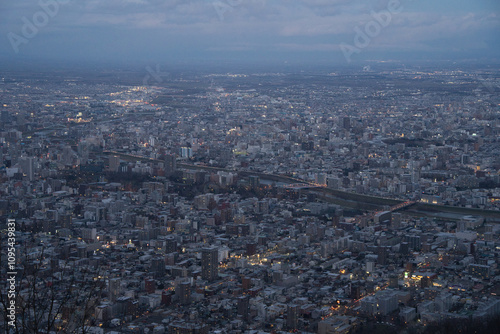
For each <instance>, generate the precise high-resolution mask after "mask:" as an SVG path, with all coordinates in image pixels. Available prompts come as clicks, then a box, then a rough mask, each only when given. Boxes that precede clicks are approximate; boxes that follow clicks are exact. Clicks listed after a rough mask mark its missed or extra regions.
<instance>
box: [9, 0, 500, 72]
mask: <svg viewBox="0 0 500 334" xmlns="http://www.w3.org/2000/svg"><path fill="white" fill-rule="evenodd" d="M45 2H46V3H52V4H53V3H54V2H57V3H58V5H57V7H58V8H55V7H54V6H53V5H52V6H49V7H46V8H45V12H44V10H43V8H42V7H43V6H41V3H45ZM397 2H398V1H396V0H42V1H40V2H39V1H37V0H16V1H1V2H0V35H1V38H0V60H1V62H2V63H3V64H4V65H5V64H8V63H9V62H16V61H37V60H68V61H91V62H98V61H105V62H113V61H116V62H122V63H128V62H138V63H147V62H151V61H158V62H160V61H162V62H168V61H182V60H186V61H188V62H189V61H203V60H209V61H210V60H216V61H217V60H229V61H234V62H238V61H242V62H245V61H250V60H255V61H277V62H285V61H304V62H309V63H314V62H316V61H318V62H319V61H331V62H332V63H340V64H347V63H348V60H347V58H350V60H352V61H354V62H356V61H365V60H412V59H414V60H431V59H437V60H443V59H450V60H464V59H481V60H486V61H487V60H494V59H496V60H498V58H500V37H499V36H500V1H498V0H476V1H472V0H400V4H399V5H398V4H397ZM391 6H392V7H391ZM396 7H397V11H395V12H393V13H390V14H389V17H387V16H385V17H384V19H385V20H386V21H385V22H384V25H385V26H382V25H381V24H379V23H377V21H376V19H375V18H374V13H380V12H382V11H387V10H388V9H389V8H396ZM46 12H47V13H48V14H50V15H48V14H46ZM386 13H387V12H386ZM47 18H48V19H47ZM34 20H38V22H34ZM387 20H388V21H387ZM30 24H37V25H38V27H35V28H36V30H37V31H35V32H33V31H32V30H30V29H29V28H28V27H27V26H29V25H30ZM23 26H24V27H23ZM370 28H371V29H372V30H371V31H370V30H369V32H370V34H371V36H368V35H365V36H368V39H369V40H368V41H367V40H366V39H365V40H360V39H359V37H358V40H357V43H356V40H355V38H356V35H357V31H363V32H364V31H366V29H370ZM360 41H361V42H363V43H360ZM341 45H343V46H344V47H343V48H344V52H343V51H342V47H341ZM346 47H347V49H346ZM346 50H348V52H349V50H350V52H352V51H353V50H356V52H353V53H351V55H350V56H349V57H346V56H345V53H346ZM16 51H17V52H16Z"/></svg>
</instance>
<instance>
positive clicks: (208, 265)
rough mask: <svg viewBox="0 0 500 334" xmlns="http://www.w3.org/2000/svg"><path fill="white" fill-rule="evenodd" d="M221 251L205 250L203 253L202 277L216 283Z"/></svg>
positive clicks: (214, 248) (215, 249)
mask: <svg viewBox="0 0 500 334" xmlns="http://www.w3.org/2000/svg"><path fill="white" fill-rule="evenodd" d="M218 266H219V250H218V249H217V248H216V247H212V248H203V249H202V251H201V277H202V278H203V279H204V280H207V281H215V280H216V279H217V277H218V275H219V271H218Z"/></svg>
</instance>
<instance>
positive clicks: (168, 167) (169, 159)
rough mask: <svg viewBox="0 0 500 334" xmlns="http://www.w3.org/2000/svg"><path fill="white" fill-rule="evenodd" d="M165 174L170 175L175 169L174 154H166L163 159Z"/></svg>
mask: <svg viewBox="0 0 500 334" xmlns="http://www.w3.org/2000/svg"><path fill="white" fill-rule="evenodd" d="M164 170H165V176H170V175H172V174H173V173H174V172H175V171H176V170H177V160H176V157H175V155H174V154H167V155H166V156H165V160H164Z"/></svg>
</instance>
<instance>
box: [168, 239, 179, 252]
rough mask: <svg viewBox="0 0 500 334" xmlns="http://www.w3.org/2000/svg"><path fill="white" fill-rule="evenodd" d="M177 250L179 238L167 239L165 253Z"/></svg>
mask: <svg viewBox="0 0 500 334" xmlns="http://www.w3.org/2000/svg"><path fill="white" fill-rule="evenodd" d="M174 252H177V240H175V238H172V237H169V238H167V239H165V253H166V254H170V253H174Z"/></svg>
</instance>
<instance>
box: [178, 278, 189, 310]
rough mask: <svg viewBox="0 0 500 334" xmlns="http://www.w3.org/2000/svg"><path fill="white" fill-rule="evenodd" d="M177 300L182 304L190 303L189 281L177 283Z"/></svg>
mask: <svg viewBox="0 0 500 334" xmlns="http://www.w3.org/2000/svg"><path fill="white" fill-rule="evenodd" d="M179 300H180V303H181V304H182V305H187V304H189V303H191V283H189V282H182V283H180V284H179Z"/></svg>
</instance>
